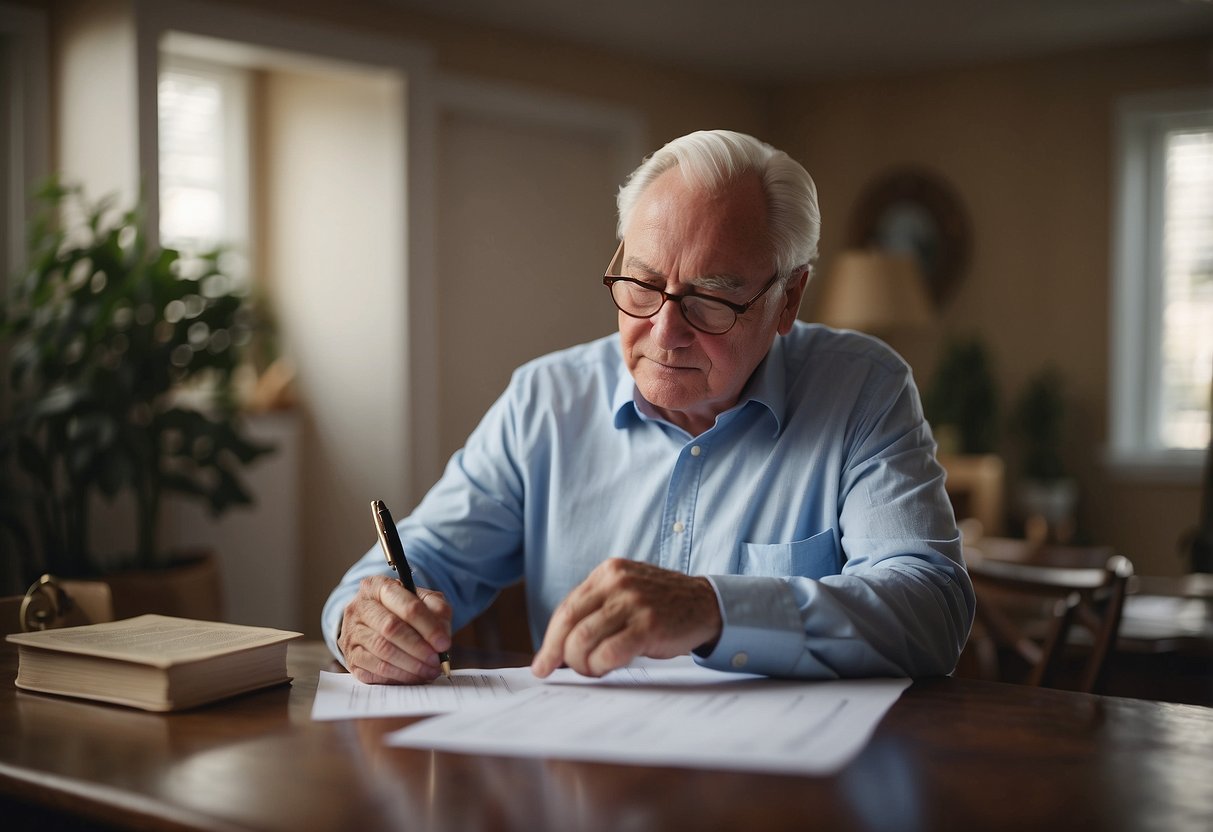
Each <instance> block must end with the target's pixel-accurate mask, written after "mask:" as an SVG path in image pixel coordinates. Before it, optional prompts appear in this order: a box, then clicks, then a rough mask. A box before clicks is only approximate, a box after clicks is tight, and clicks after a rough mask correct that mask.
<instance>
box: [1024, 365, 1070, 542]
mask: <svg viewBox="0 0 1213 832" xmlns="http://www.w3.org/2000/svg"><path fill="white" fill-rule="evenodd" d="M1064 386H1065V385H1064V380H1063V378H1062V375H1061V373H1060V371H1058V370H1057V369H1056V368H1055V367H1046V368H1045V369H1043V370H1040V371H1039V372H1037V373H1036V374H1035V375H1033V376H1032V377H1031V378H1030V379H1029V380H1028V383H1027V385H1026V386H1025V387H1024V390H1023V392H1022V393H1021V394H1020V396H1019V399H1018V401H1017V402H1016V405H1015V410H1014V412H1013V414H1012V420H1011V430H1012V434H1013V437H1014V438H1015V440H1016V441H1017V443H1018V446H1019V451H1020V464H1021V471H1020V474H1021V481H1020V486H1019V502H1020V508H1021V509H1022V511H1023V514H1024V522H1025V533H1026V535H1027V536H1028V537H1029V538H1030V539H1034V540H1038V541H1042V540H1045V539H1051V540H1057V541H1062V542H1064V541H1067V540H1069V539H1070V538H1071V537H1072V536H1073V534H1074V527H1075V507H1076V504H1077V502H1078V486H1077V484H1076V483H1075V481H1074V479H1073V478H1072V477H1071V476H1070V475H1069V469H1068V467H1067V465H1066V461H1065V456H1064V454H1063V450H1062V449H1063V448H1064V447H1065V428H1066V409H1067V408H1066V400H1065V393H1064Z"/></svg>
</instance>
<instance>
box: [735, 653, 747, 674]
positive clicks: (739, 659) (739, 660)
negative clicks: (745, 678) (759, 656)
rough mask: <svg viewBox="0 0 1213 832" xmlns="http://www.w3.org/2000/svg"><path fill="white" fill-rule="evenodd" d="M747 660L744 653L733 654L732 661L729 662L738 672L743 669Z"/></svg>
mask: <svg viewBox="0 0 1213 832" xmlns="http://www.w3.org/2000/svg"><path fill="white" fill-rule="evenodd" d="M749 660H750V657H749V656H747V655H746V654H745V653H734V654H733V661H732V662H731V664H732V665H733V667H735V668H737V669H738V670H740V669H741V668H743V667H745V665H746V662H748V661H749Z"/></svg>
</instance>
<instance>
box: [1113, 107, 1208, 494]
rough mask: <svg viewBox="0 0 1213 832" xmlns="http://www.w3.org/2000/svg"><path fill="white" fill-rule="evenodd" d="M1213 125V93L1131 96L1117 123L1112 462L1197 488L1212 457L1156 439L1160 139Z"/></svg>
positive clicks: (1140, 474) (1136, 473)
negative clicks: (1177, 130) (1170, 132)
mask: <svg viewBox="0 0 1213 832" xmlns="http://www.w3.org/2000/svg"><path fill="white" fill-rule="evenodd" d="M1210 123H1213V92H1210V91H1208V90H1191V91H1178V92H1168V93H1161V94H1151V95H1142V96H1130V97H1127V98H1125V99H1123V100H1122V101H1121V102H1120V104H1119V106H1118V108H1117V114H1116V120H1115V127H1114V129H1115V136H1114V142H1115V144H1114V147H1115V156H1114V164H1115V165H1116V170H1115V191H1114V197H1115V207H1114V214H1113V217H1112V241H1113V242H1112V266H1113V297H1112V320H1111V325H1110V335H1111V345H1110V354H1111V373H1112V377H1111V388H1112V389H1111V396H1110V397H1109V406H1110V413H1109V425H1110V435H1109V446H1108V452H1107V462H1108V464H1109V465H1110V467H1111V468H1112V469H1113V470H1114V471H1116V472H1119V473H1122V474H1126V475H1129V476H1135V477H1139V478H1147V479H1155V480H1165V481H1174V482H1197V481H1198V480H1199V478H1200V473H1201V470H1202V467H1203V465H1204V460H1205V456H1206V454H1207V451H1206V449H1203V448H1201V449H1174V448H1165V447H1162V446H1161V445H1160V444H1159V443H1158V441H1157V440H1156V439H1155V438H1154V437H1157V436H1158V431H1157V423H1158V419H1159V413H1158V402H1159V399H1160V396H1159V390H1158V385H1159V378H1160V376H1161V372H1160V368H1161V357H1160V353H1161V344H1162V316H1161V309H1162V268H1163V261H1162V258H1163V251H1162V216H1163V182H1164V179H1163V175H1162V173H1163V169H1162V165H1163V163H1164V161H1165V159H1164V152H1163V151H1164V148H1163V143H1162V138H1163V137H1164V136H1165V134H1166V132H1167V131H1168V130H1172V129H1175V128H1176V127H1183V126H1190V125H1199V126H1207V125H1209V124H1210Z"/></svg>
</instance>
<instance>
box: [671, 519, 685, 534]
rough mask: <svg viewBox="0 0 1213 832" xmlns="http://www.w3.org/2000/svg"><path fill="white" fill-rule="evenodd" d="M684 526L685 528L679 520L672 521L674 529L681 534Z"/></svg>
mask: <svg viewBox="0 0 1213 832" xmlns="http://www.w3.org/2000/svg"><path fill="white" fill-rule="evenodd" d="M685 528H686V526H684V525H683V524H682V521H681V520H675V521H674V531H675V532H677V533H678V534H682V532H683V530H684V529H685Z"/></svg>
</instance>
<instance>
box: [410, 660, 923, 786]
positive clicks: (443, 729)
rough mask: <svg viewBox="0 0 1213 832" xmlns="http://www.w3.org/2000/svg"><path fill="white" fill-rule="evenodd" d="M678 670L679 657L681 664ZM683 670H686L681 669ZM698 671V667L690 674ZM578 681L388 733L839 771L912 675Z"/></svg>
mask: <svg viewBox="0 0 1213 832" xmlns="http://www.w3.org/2000/svg"><path fill="white" fill-rule="evenodd" d="M674 661H675V662H678V660H674ZM673 670H676V671H678V672H682V671H685V670H686V665H685V662H682V663H680V665H679V666H678V667H677V668H673ZM691 674H693V671H692V672H691ZM645 675H647V677H648V679H649V680H650V681H645V680H640V679H631V680H626V681H625V680H623V679H620V678H618V677H617V678H616V680H613V681H612V680H609V679H605V678H604V680H600V681H598V682H594V683H587V680H583V679H580V678H579V679H578V680H577V683H576V684H569V683H567V682H568V680H560V681H556V682H554V683H552V682H549V683H546V684H541V685H537V686H532V687H528V688H526V689H524V690H522V691H520V692H519V693H517V694H515V695H513V696H508V697H502V698H499V699H497V700H496V701H495V702H491V703H483V702H482V703H479V704H477V705H471V706H468V707H466V708H464V709H462V710H460V711H459V712H457V713H449V714H447V715H445V716H439V717H435V718H433V719H429V720H425V721H424V722H420V723H418V724H416V725H412V726H409V727H408V728H405V729H403V730H400V731H397V732H394V733H392V734H389V735H388V737H387V742H388V744H390V745H394V746H403V747H410V748H425V749H436V750H440V751H456V752H463V753H469V754H499V755H506V756H528V757H560V758H569V759H579V760H596V761H604V762H616V763H633V764H642V765H669V766H687V767H697V768H722V769H735V770H736V769H741V770H754V771H768V772H782V773H791V774H829V773H832V772H835V771H837V770H839V769H841V768H842V767H843V766H845V765H846V764H847V763H848V762H849V761H850V760H851V759H852V758H854V757H855V756H856V755H857V754H858V753H859V752H860V751H861V750H862V749H863V746H864V745H865V744H866V743H867V741H868V739H869V738H870V737H871V735H872V732H873V731H875V729H876V725H877V723H879V722H880V719H881V717H883V716H884V714H885V713H886V712H887V711H888V709H889V708H890V707H891V706H892V705H893V703H894V702H896V701H897V698H898V697H899V696H900V695H901V692H902V691H903V690H905V688H906V687H907V686H908V685H909V684H910V680H909V679H861V680H854V681H833V682H789V681H780V680H770V679H756V678H754V677H749V678H741V679H738V678H737V677H736V676H735V675H734V674H718V675H719V676H723V677H731V679H730V680H729V681H724V680H719V679H714V680H713V681H712V682H709V683H706V684H696V683H694V682H692V681H690V675H688V676H686V677H684V678H683V680H682V682H681V683H678V682H670V683H668V684H667V683H663V682H661V681H655V682H654V681H651V680H652V679H655V678H656V679H660V678H661V675H662V673H661V668H660V667H648V668H646V670H645Z"/></svg>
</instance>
